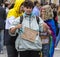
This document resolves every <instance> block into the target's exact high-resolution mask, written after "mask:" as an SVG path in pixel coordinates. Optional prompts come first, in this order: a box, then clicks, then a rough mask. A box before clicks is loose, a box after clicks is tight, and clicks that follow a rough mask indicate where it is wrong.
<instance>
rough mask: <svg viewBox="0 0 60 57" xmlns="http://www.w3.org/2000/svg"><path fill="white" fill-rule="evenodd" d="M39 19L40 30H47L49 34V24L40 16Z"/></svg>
mask: <svg viewBox="0 0 60 57" xmlns="http://www.w3.org/2000/svg"><path fill="white" fill-rule="evenodd" d="M39 19H40V22H39V26H40V30H41V32H48V33H49V34H51V30H50V28H49V26H48V25H47V24H46V23H45V22H44V21H43V20H42V19H41V18H39Z"/></svg>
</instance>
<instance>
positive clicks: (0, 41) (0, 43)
mask: <svg viewBox="0 0 60 57" xmlns="http://www.w3.org/2000/svg"><path fill="white" fill-rule="evenodd" d="M3 46H4V30H0V52H1V50H3Z"/></svg>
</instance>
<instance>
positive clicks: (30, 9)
mask: <svg viewBox="0 0 60 57" xmlns="http://www.w3.org/2000/svg"><path fill="white" fill-rule="evenodd" d="M24 11H25V13H26V14H27V15H29V14H31V12H32V8H30V7H24Z"/></svg>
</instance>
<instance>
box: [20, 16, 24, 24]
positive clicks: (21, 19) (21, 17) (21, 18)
mask: <svg viewBox="0 0 60 57" xmlns="http://www.w3.org/2000/svg"><path fill="white" fill-rule="evenodd" d="M22 21H23V16H20V24H22Z"/></svg>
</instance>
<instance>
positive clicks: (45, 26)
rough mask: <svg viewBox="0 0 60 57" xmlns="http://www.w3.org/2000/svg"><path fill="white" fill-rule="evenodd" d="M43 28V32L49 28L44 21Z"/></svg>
mask: <svg viewBox="0 0 60 57" xmlns="http://www.w3.org/2000/svg"><path fill="white" fill-rule="evenodd" d="M43 29H44V31H45V32H47V30H48V29H49V26H48V25H47V24H46V23H43Z"/></svg>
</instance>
